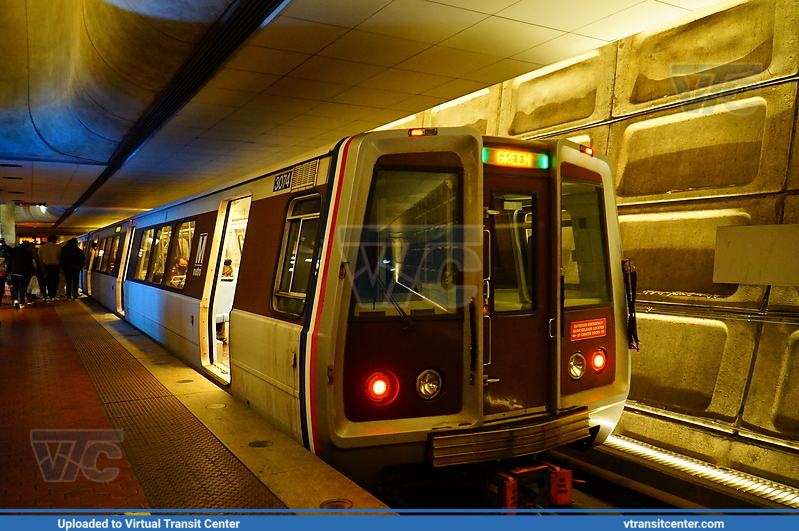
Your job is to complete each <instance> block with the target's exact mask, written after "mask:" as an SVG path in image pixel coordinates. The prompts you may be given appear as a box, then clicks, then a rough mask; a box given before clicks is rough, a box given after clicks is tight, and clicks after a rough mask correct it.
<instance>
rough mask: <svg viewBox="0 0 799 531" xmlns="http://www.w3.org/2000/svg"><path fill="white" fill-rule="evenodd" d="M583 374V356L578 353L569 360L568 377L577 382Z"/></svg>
mask: <svg viewBox="0 0 799 531" xmlns="http://www.w3.org/2000/svg"><path fill="white" fill-rule="evenodd" d="M583 374H585V356H583V355H582V354H581V353H580V352H575V353H574V354H572V355H571V358H569V376H571V377H572V380H579V379H580V378H582V377H583Z"/></svg>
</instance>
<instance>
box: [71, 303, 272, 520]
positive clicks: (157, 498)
mask: <svg viewBox="0 0 799 531" xmlns="http://www.w3.org/2000/svg"><path fill="white" fill-rule="evenodd" d="M56 309H57V311H58V315H59V317H60V318H61V320H62V321H63V323H64V326H65V328H66V330H67V333H68V334H69V336H70V338H71V339H72V341H73V344H74V345H75V349H76V350H77V351H78V354H79V356H80V358H81V361H82V363H83V365H84V367H85V368H86V372H87V373H88V375H89V378H90V379H91V381H92V384H93V385H94V387H95V389H96V391H97V394H98V396H99V398H100V401H101V403H102V404H103V407H104V408H105V411H106V414H107V415H108V418H109V419H110V420H111V423H112V424H113V426H114V428H116V429H121V430H123V434H124V442H123V443H122V445H123V447H124V450H125V455H126V456H127V458H128V460H129V461H130V463H131V466H132V467H133V469H134V471H135V473H136V476H137V477H138V478H139V482H140V483H141V485H142V487H143V489H144V492H145V494H146V496H147V499H148V500H149V502H150V506H151V507H153V508H165V509H187V508H188V509H197V508H202V509H238V508H243V509H245V508H250V509H262V508H263V509H269V508H285V507H286V506H285V505H284V504H283V502H281V501H280V500H279V499H278V498H277V497H276V496H275V495H274V494H272V492H270V491H269V489H268V488H267V487H266V486H265V485H264V484H263V483H261V481H260V480H258V478H257V477H256V476H255V475H254V474H253V473H252V472H250V470H249V469H247V468H246V467H245V466H244V465H243V464H242V463H241V461H239V460H238V459H237V458H236V457H235V456H234V455H233V454H232V453H230V451H229V450H228V449H227V448H225V446H224V445H223V444H222V443H221V442H220V441H219V440H218V439H217V438H216V437H214V436H213V434H211V432H210V431H208V429H207V428H205V426H203V425H202V424H201V423H200V421H199V420H197V418H196V417H195V416H194V415H192V414H191V412H189V411H188V410H187V409H186V408H185V407H184V406H183V404H181V403H180V401H178V399H177V398H175V397H174V396H173V395H172V393H170V392H169V390H168V389H167V388H166V387H164V386H163V385H162V384H161V383H160V382H158V380H156V379H155V377H154V376H153V375H152V374H150V373H149V371H147V369H145V368H144V367H143V366H142V365H141V363H139V362H138V361H137V360H136V359H135V358H134V357H133V356H131V354H130V353H129V352H128V351H127V350H125V348H124V347H123V346H122V345H121V344H119V342H117V341H116V339H114V337H113V336H112V335H111V334H110V333H108V332H107V331H106V330H105V328H103V326H102V325H101V324H99V323H98V322H97V321H95V320H94V318H93V317H92V316H91V315H90V314H89V313H87V312H86V310H85V309H84V308H83V306H82V305H81V304H61V305H58V306H56Z"/></svg>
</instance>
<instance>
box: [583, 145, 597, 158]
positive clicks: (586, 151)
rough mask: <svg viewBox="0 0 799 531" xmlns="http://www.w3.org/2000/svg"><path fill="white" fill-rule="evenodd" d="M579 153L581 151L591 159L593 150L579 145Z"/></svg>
mask: <svg viewBox="0 0 799 531" xmlns="http://www.w3.org/2000/svg"><path fill="white" fill-rule="evenodd" d="M580 151H582V152H583V153H585V154H586V155H588V156H589V157H593V156H594V148H592V147H589V146H583V145H582V144H581V145H580Z"/></svg>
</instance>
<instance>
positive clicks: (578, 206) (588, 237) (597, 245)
mask: <svg viewBox="0 0 799 531" xmlns="http://www.w3.org/2000/svg"><path fill="white" fill-rule="evenodd" d="M562 194H563V195H562V200H561V204H562V208H563V210H562V211H561V245H562V248H561V263H562V264H563V265H562V268H563V272H562V275H563V283H564V294H563V295H564V301H563V304H564V306H565V307H567V308H569V307H575V306H588V305H596V304H607V303H609V302H610V289H609V282H608V266H607V263H608V254H607V244H606V241H605V234H606V231H605V223H604V204H603V201H602V186H601V185H599V184H593V183H578V182H567V181H563V187H562Z"/></svg>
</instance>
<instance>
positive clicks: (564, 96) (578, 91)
mask: <svg viewBox="0 0 799 531" xmlns="http://www.w3.org/2000/svg"><path fill="white" fill-rule="evenodd" d="M615 63H616V44H615V43H612V44H609V45H607V46H603V47H602V48H599V49H597V50H594V51H592V52H589V53H587V54H583V55H580V56H578V57H575V58H573V59H568V60H566V61H561V62H559V63H555V64H554V65H551V66H549V67H546V68H541V69H539V70H536V71H534V72H531V73H530V74H526V75H523V76H519V77H517V78H515V79H512V80H510V81H507V82H505V83H504V85H503V94H502V107H503V109H502V115H501V117H500V126H499V134H500V135H501V136H512V137H518V136H531V135H541V134H546V133H549V132H552V131H554V130H559V129H563V128H567V127H578V126H582V125H587V124H591V123H597V122H600V121H602V120H605V119H607V118H608V117H610V105H611V99H612V90H613V73H614V68H615Z"/></svg>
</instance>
